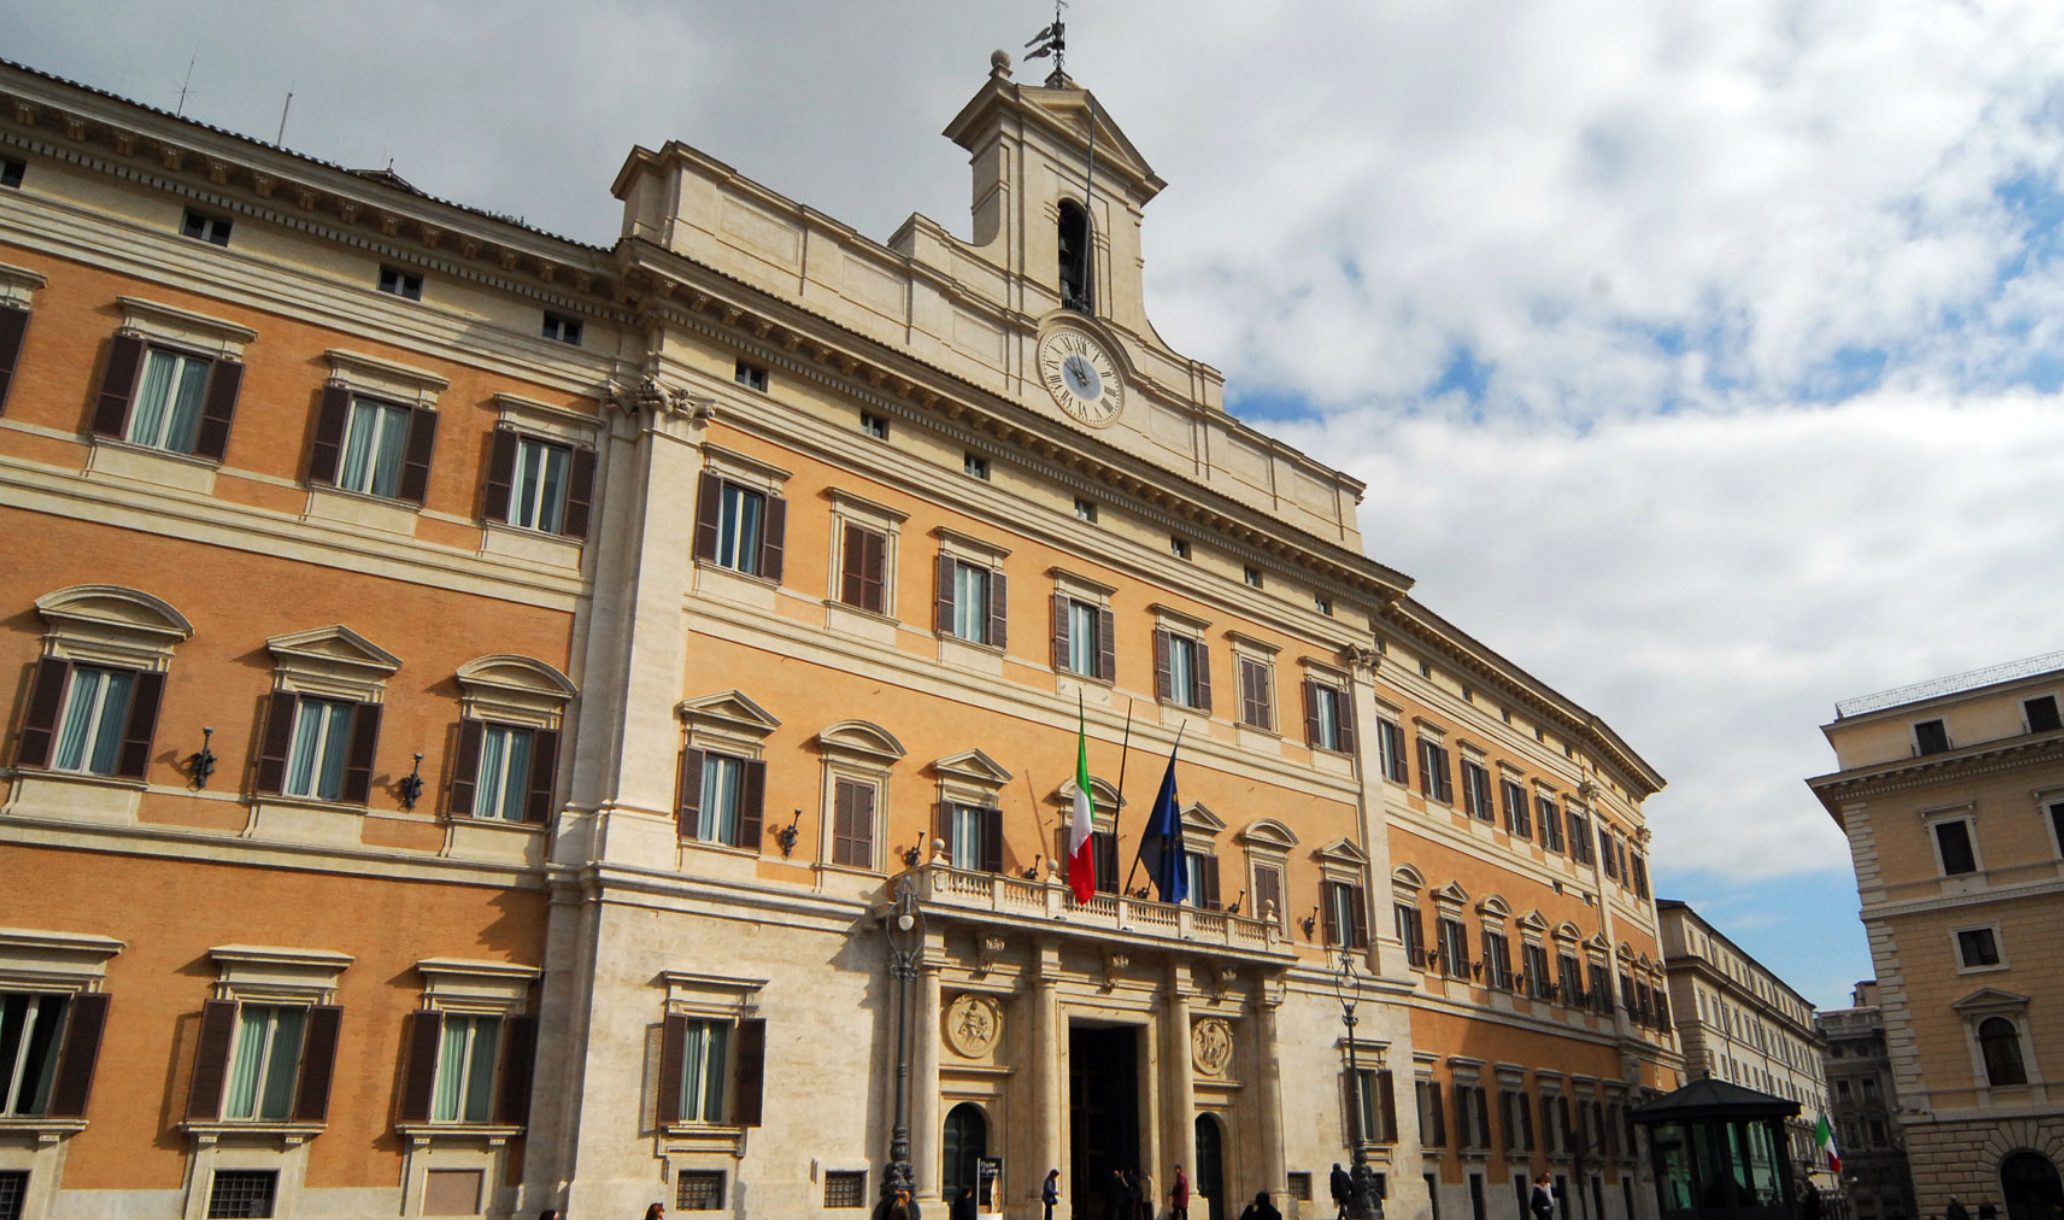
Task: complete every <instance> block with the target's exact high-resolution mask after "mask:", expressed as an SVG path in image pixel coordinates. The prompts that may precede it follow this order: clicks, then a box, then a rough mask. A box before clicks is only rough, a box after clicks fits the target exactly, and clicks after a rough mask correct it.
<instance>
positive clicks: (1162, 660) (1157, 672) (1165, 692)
mask: <svg viewBox="0 0 2064 1220" xmlns="http://www.w3.org/2000/svg"><path fill="white" fill-rule="evenodd" d="M1168 649H1169V642H1168V632H1167V630H1166V629H1165V628H1161V627H1156V628H1154V698H1156V699H1173V698H1174V697H1175V680H1174V679H1173V678H1171V677H1170V676H1169V673H1168Z"/></svg>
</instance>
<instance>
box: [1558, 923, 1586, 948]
mask: <svg viewBox="0 0 2064 1220" xmlns="http://www.w3.org/2000/svg"><path fill="white" fill-rule="evenodd" d="M1555 939H1557V940H1566V941H1569V942H1570V943H1571V944H1575V943H1576V942H1578V941H1580V940H1582V939H1584V929H1582V928H1580V927H1578V926H1577V925H1575V924H1573V923H1571V922H1570V921H1569V920H1567V919H1565V920H1563V921H1562V922H1561V923H1559V924H1556V925H1555Z"/></svg>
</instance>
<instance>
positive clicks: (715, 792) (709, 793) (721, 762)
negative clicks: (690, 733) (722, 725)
mask: <svg viewBox="0 0 2064 1220" xmlns="http://www.w3.org/2000/svg"><path fill="white" fill-rule="evenodd" d="M744 798H745V760H744V759H742V758H730V757H726V756H725V755H722V754H711V755H709V756H708V757H707V758H705V759H704V760H703V764H702V816H701V818H700V819H699V820H698V821H697V822H696V824H695V837H696V838H697V839H699V840H701V841H702V842H704V843H726V844H729V845H731V846H733V847H735V846H737V845H738V814H739V810H740V807H741V806H742V805H743V804H744Z"/></svg>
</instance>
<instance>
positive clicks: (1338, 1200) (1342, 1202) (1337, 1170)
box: [1332, 1161, 1354, 1220]
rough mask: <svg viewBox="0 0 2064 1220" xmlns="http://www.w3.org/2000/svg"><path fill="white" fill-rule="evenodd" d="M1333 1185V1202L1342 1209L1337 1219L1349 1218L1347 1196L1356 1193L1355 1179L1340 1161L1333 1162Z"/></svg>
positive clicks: (1345, 1219)
mask: <svg viewBox="0 0 2064 1220" xmlns="http://www.w3.org/2000/svg"><path fill="white" fill-rule="evenodd" d="M1332 1186H1333V1204H1334V1206H1336V1207H1338V1208H1339V1209H1340V1215H1339V1216H1337V1217H1335V1220H1347V1197H1348V1196H1349V1195H1351V1194H1353V1193H1354V1180H1353V1179H1351V1178H1349V1177H1348V1176H1347V1170H1345V1169H1342V1168H1341V1167H1340V1162H1339V1161H1335V1162H1333V1178H1332Z"/></svg>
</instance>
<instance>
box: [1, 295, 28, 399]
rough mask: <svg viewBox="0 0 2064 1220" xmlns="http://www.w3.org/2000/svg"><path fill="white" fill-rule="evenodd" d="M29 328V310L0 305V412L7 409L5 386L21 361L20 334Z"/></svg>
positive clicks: (12, 378)
mask: <svg viewBox="0 0 2064 1220" xmlns="http://www.w3.org/2000/svg"><path fill="white" fill-rule="evenodd" d="M28 329H29V311H28V310H26V309H16V308H15V307H14V306H12V305H0V412H4V411H6V409H7V387H8V386H9V385H11V384H13V382H14V369H15V365H17V364H19V363H20V362H21V349H22V336H23V335H24V334H25V333H27V331H28Z"/></svg>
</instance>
